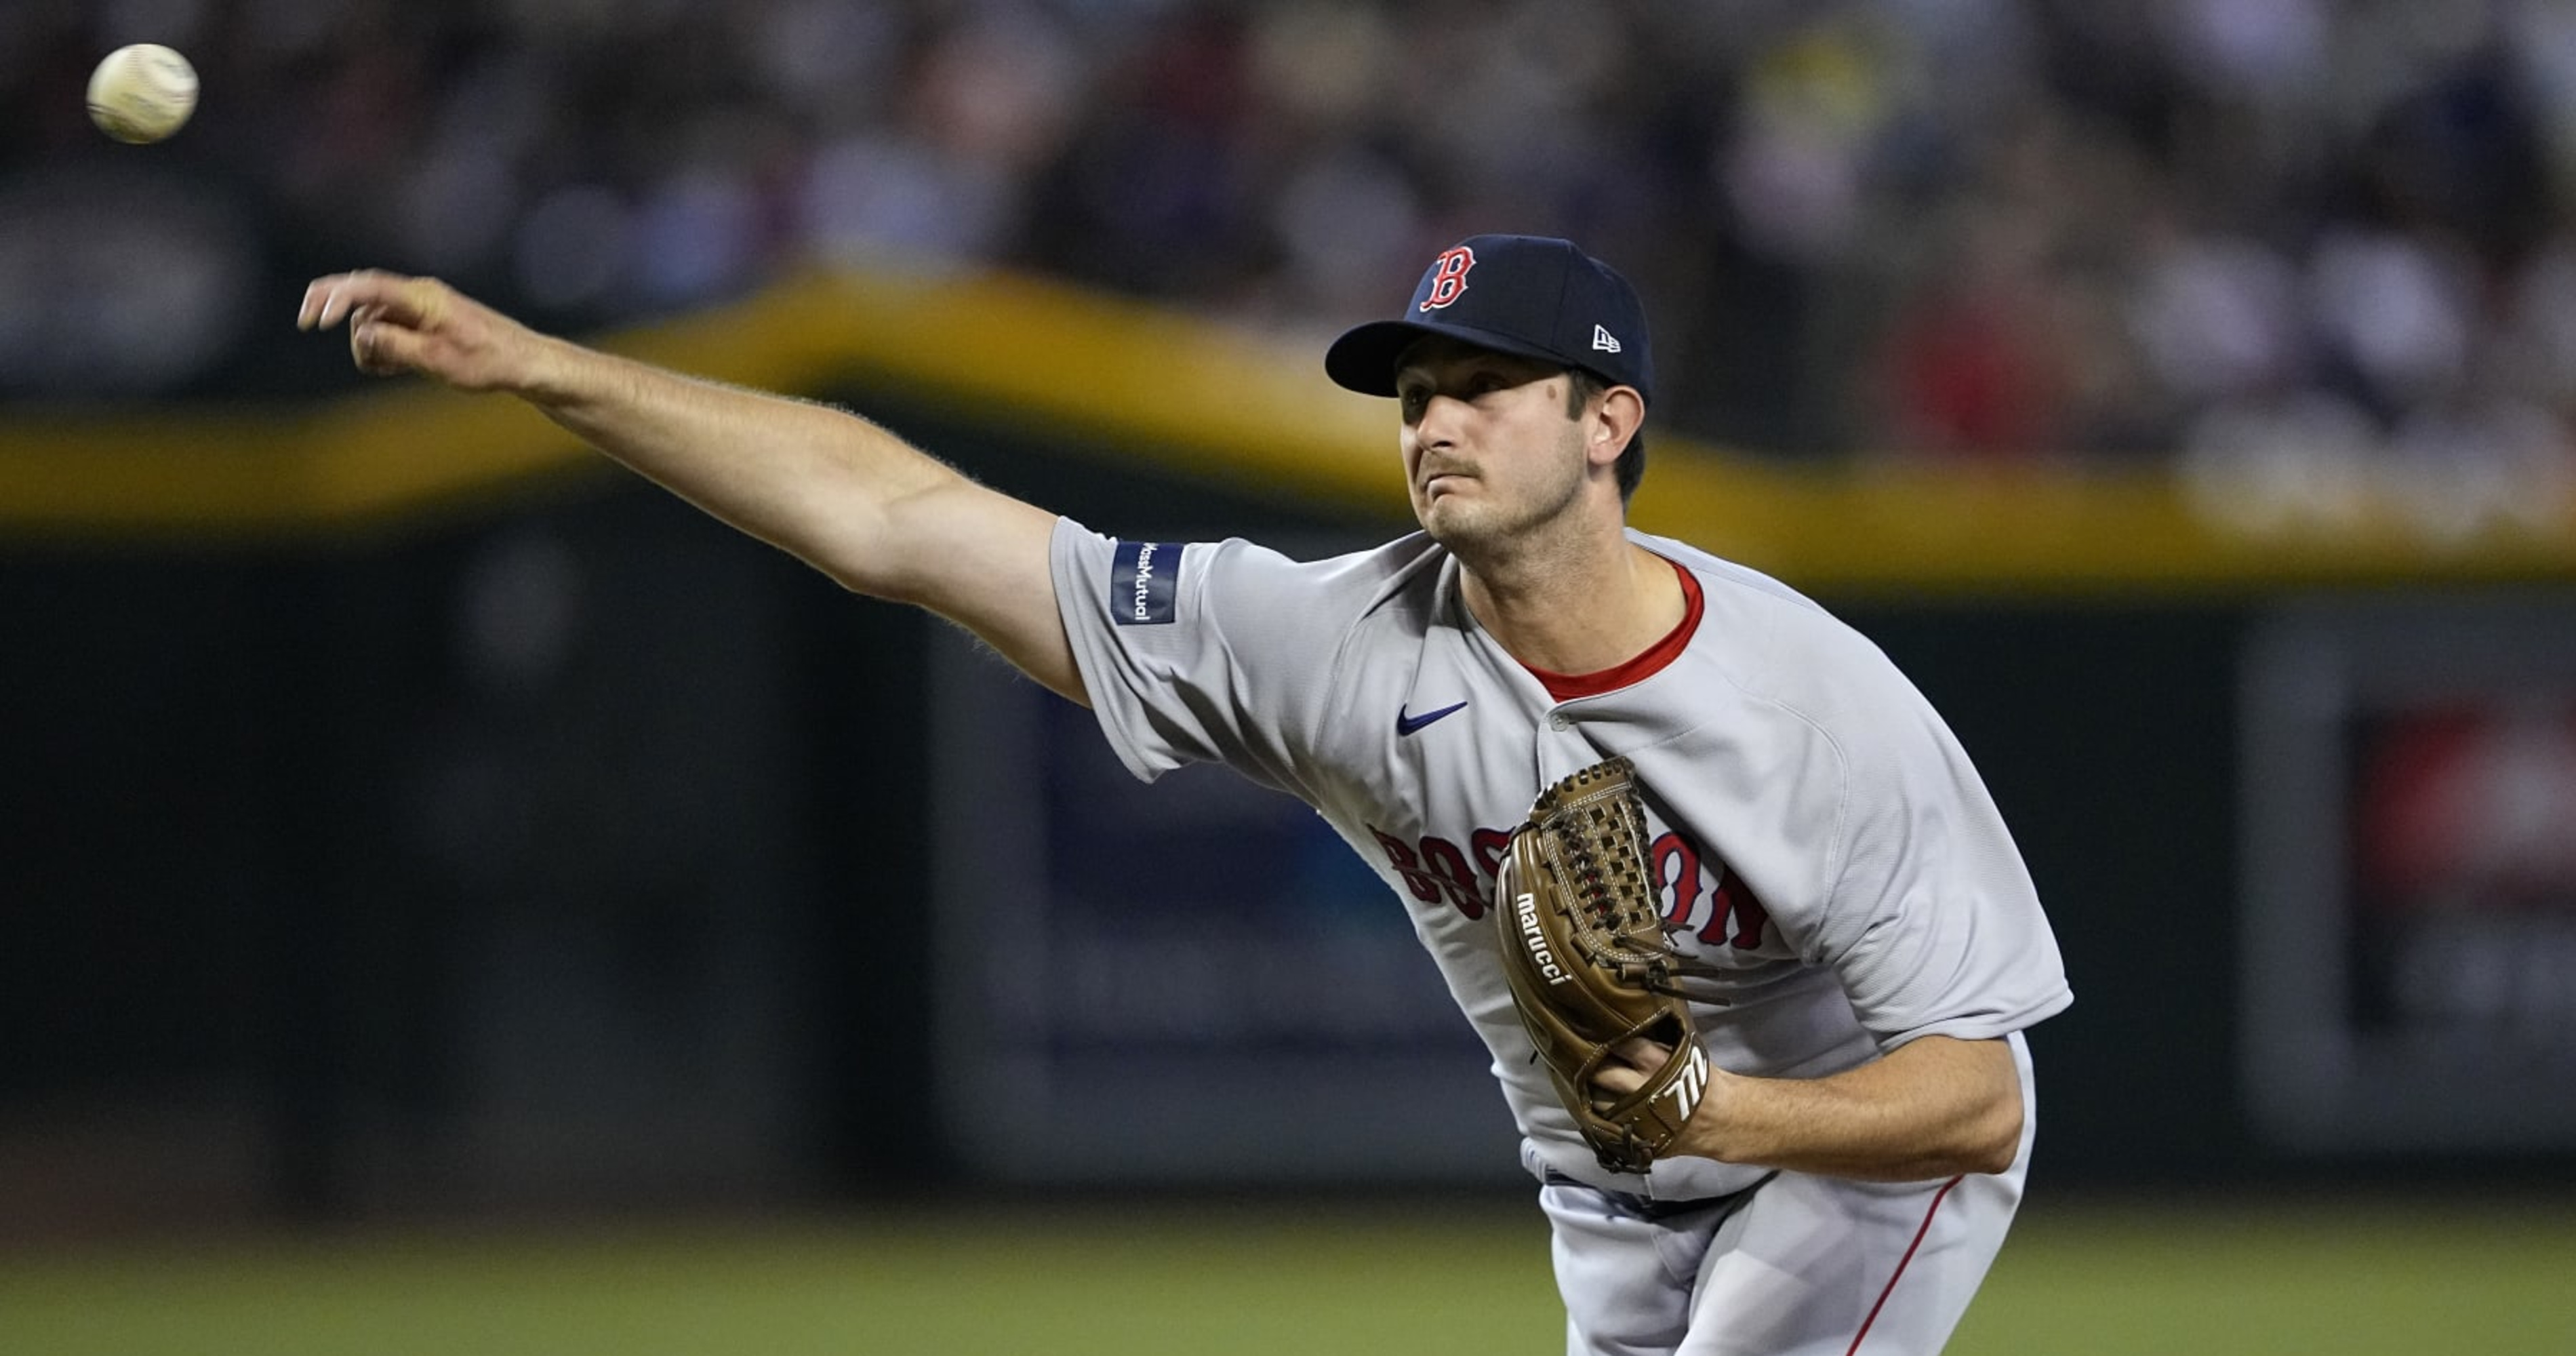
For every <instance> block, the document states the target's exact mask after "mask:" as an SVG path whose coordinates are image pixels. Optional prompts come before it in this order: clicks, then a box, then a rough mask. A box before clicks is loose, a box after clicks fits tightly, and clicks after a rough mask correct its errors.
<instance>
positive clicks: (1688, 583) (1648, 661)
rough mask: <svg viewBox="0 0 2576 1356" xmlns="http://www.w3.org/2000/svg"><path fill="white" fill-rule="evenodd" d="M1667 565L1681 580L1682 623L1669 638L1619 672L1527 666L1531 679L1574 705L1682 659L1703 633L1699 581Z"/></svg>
mask: <svg viewBox="0 0 2576 1356" xmlns="http://www.w3.org/2000/svg"><path fill="white" fill-rule="evenodd" d="M1664 563H1665V564H1668V565H1670V566H1672V567H1673V573H1674V574H1676V575H1679V576H1680V577H1681V581H1682V619H1681V622H1680V623H1679V624H1678V625H1676V626H1674V627H1673V629H1672V630H1671V631H1669V632H1667V633H1666V634H1665V636H1664V638H1663V639H1662V640H1659V641H1656V642H1655V643H1654V644H1652V645H1649V646H1647V647H1646V648H1645V649H1643V650H1641V651H1639V652H1638V653H1637V656H1636V657H1635V658H1633V659H1630V660H1629V661H1628V662H1626V663H1624V664H1620V665H1618V666H1617V667H1615V668H1607V669H1602V670H1601V671H1599V672H1597V673H1550V672H1548V671H1547V670H1545V669H1543V668H1539V667H1538V666H1536V665H1534V664H1523V665H1522V666H1521V667H1522V668H1525V669H1528V670H1529V671H1530V676H1531V677H1534V678H1536V679H1538V681H1539V683H1540V685H1542V686H1544V687H1545V688H1546V689H1547V695H1549V696H1551V697H1554V698H1556V699H1557V700H1558V701H1561V702H1570V701H1573V700H1574V699H1575V698H1577V697H1598V696H1600V695H1601V694H1602V693H1604V692H1616V691H1618V690H1619V689H1621V688H1623V687H1627V686H1629V685H1630V684H1632V683H1642V682H1644V681H1646V680H1647V679H1649V678H1652V677H1654V676H1655V675H1656V674H1658V673H1661V672H1663V671H1664V666H1665V665H1667V664H1670V663H1672V662H1673V660H1675V659H1677V658H1679V657H1680V655H1681V652H1682V651H1683V650H1684V649H1685V648H1687V647H1688V646H1689V645H1690V639H1691V633H1692V632H1695V631H1697V630H1699V616H1700V608H1701V601H1700V592H1699V580H1698V579H1697V578H1695V577H1694V576H1693V575H1692V574H1691V572H1690V571H1688V570H1685V569H1683V568H1682V566H1681V562H1679V561H1676V560H1669V559H1667V560H1666V561H1665V562H1664Z"/></svg>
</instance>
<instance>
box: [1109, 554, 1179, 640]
mask: <svg viewBox="0 0 2576 1356" xmlns="http://www.w3.org/2000/svg"><path fill="white" fill-rule="evenodd" d="M1180 583H1181V546H1180V543H1178V542H1166V541H1122V542H1120V543H1118V554H1117V556H1116V557H1115V558H1113V559H1112V560H1111V561H1110V564H1109V615H1110V617H1111V618H1113V619H1115V620H1116V621H1117V623H1118V624H1119V625H1120V626H1163V625H1167V624H1169V623H1170V622H1171V621H1172V620H1173V619H1174V618H1175V617H1177V616H1178V615H1179V599H1180V595H1181V590H1180Z"/></svg>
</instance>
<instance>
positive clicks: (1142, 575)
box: [1051, 519, 1348, 793]
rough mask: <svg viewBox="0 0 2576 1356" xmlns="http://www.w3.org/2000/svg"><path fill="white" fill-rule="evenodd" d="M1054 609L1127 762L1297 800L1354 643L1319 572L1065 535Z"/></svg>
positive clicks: (1067, 525) (1219, 550)
mask: <svg viewBox="0 0 2576 1356" xmlns="http://www.w3.org/2000/svg"><path fill="white" fill-rule="evenodd" d="M1051 550H1052V555H1051V564H1052V566H1053V570H1054V575H1055V587H1056V606H1057V608H1058V610H1059V611H1060V612H1061V613H1062V614H1063V617H1064V628H1065V635H1066V637H1067V638H1068V639H1069V640H1070V641H1071V642H1072V645H1073V654H1074V659H1075V662H1076V663H1077V664H1078V665H1079V666H1080V668H1081V670H1082V680H1083V686H1084V687H1085V689H1086V690H1087V692H1088V695H1089V697H1090V700H1091V705H1092V710H1093V712H1094V714H1095V715H1096V716H1097V718H1098V719H1099V722H1100V728H1101V730H1102V732H1103V733H1105V734H1106V735H1107V736H1108V738H1109V742H1110V745H1111V747H1112V748H1113V749H1115V750H1116V751H1117V754H1118V757H1119V760H1120V761H1121V762H1123V763H1124V764H1125V765H1126V767H1127V770H1128V771H1130V772H1132V773H1134V774H1135V775H1136V776H1137V777H1139V778H1141V779H1144V780H1147V781H1151V780H1153V779H1155V778H1157V777H1159V776H1161V775H1162V774H1163V773H1165V772H1168V771H1170V770H1171V769H1173V768H1175V767H1178V766H1180V765H1181V764H1182V763H1185V762H1199V761H1205V762H1218V763H1224V764H1227V765H1229V766H1232V767H1234V768H1236V769H1237V770H1239V771H1241V772H1243V773H1245V774H1246V775H1248V776H1250V777H1252V778H1254V779H1255V780H1258V781H1261V782H1263V783H1265V784H1268V785H1270V786H1274V787H1277V788H1279V789H1282V790H1286V791H1290V792H1292V793H1294V792H1297V791H1299V790H1300V789H1301V788H1302V786H1303V781H1304V778H1305V775H1306V773H1307V771H1308V762H1309V760H1308V759H1307V758H1306V756H1305V753H1304V751H1305V750H1307V749H1309V748H1311V746H1312V739H1313V735H1314V732H1315V731H1316V730H1317V729H1319V728H1320V727H1321V725H1322V723H1323V721H1324V719H1325V708H1326V706H1327V703H1328V701H1329V697H1330V691H1331V673H1332V668H1333V665H1334V663H1335V661H1336V657H1337V655H1338V653H1339V650H1340V642H1341V640H1342V638H1343V636H1344V635H1345V633H1346V632H1347V630H1348V619H1347V618H1346V617H1343V616H1341V615H1339V614H1340V613H1341V612H1343V611H1346V610H1347V605H1346V604H1343V603H1342V602H1341V601H1340V593H1339V592H1338V591H1337V590H1335V589H1333V588H1331V587H1329V583H1328V579H1327V578H1326V577H1325V576H1324V575H1323V574H1322V573H1321V572H1319V571H1318V570H1317V568H1316V567H1313V566H1308V565H1302V564H1300V563H1298V562H1296V561H1293V560H1290V559H1289V558H1288V557H1286V556H1283V555H1281V554H1279V553H1278V552H1275V551H1271V550H1268V549H1265V548H1262V547H1258V546H1254V545H1252V544H1251V543H1249V542H1245V541H1241V540H1236V539H1229V540H1226V541H1219V542H1186V543H1174V542H1133V541H1122V540H1120V539H1118V538H1115V537H1106V536H1102V535H1100V534H1098V533H1095V532H1092V531H1090V530H1089V529H1087V528H1084V527H1083V526H1081V525H1080V524H1078V523H1075V522H1073V521H1072V520H1070V519H1060V520H1058V522H1057V523H1056V530H1055V538H1054V541H1053V544H1052V548H1051Z"/></svg>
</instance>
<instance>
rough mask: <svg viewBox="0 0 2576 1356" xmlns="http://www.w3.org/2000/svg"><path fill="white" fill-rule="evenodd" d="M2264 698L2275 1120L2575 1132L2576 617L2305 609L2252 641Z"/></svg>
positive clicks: (2259, 1108)
mask: <svg viewBox="0 0 2576 1356" xmlns="http://www.w3.org/2000/svg"><path fill="white" fill-rule="evenodd" d="M2243 714H2244V724H2243V749H2244V760H2243V769H2242V771H2243V784H2242V785H2243V795H2244V807H2243V808H2244V816H2243V821H2242V822H2243V823H2244V825H2245V840H2244V870H2245V890H2244V902H2245V934H2244V947H2243V950H2242V953H2241V958H2240V972H2239V984H2240V991H2241V994H2242V997H2243V1009H2244V1023H2243V1025H2242V1028H2241V1029H2242V1032H2243V1037H2242V1039H2243V1049H2242V1056H2243V1057H2242V1060H2241V1065H2240V1067H2241V1070H2242V1079H2243V1092H2244V1095H2245V1098H2246V1103H2247V1106H2248V1108H2249V1110H2250V1111H2251V1112H2252V1113H2253V1115H2254V1117H2255V1120H2256V1125H2257V1129H2258V1130H2259V1131H2260V1132H2261V1133H2263V1134H2264V1135H2265V1136H2266V1138H2268V1139H2270V1140H2271V1141H2273V1142H2274V1143H2275V1144H2277V1145H2279V1146H2281V1147H2285V1148H2292V1149H2322V1150H2343V1149H2350V1150H2400V1151H2411V1150H2432V1151H2440V1152H2458V1151H2536V1150H2550V1149H2559V1148H2564V1147H2565V1146H2568V1145H2571V1144H2576V609H2571V608H2569V607H2568V606H2566V605H2565V604H2563V603H2560V604H2554V605H2553V604H2545V603H2539V602H2527V603H2526V602H2516V601H2512V600H2483V601H2477V602H2468V601H2463V600H2458V599H2445V600H2441V601H2439V602H2434V601H2417V602H2402V603H2401V602H2379V603H2367V604H2365V603H2348V604H2341V605H2315V606H2309V607H2302V608H2298V609H2295V610H2292V611H2287V612H2284V613H2282V614H2279V615H2277V616H2275V617H2274V618H2273V619H2271V621H2270V622H2269V623H2268V624H2267V625H2266V626H2264V627H2262V628H2260V630H2259V631H2258V633H2257V634H2256V636H2255V637H2254V638H2253V641H2252V643H2251V645H2250V646H2249V648H2248V650H2247V663H2246V668H2245V671H2244V688H2243Z"/></svg>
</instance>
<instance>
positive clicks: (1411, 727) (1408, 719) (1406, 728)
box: [1395, 702, 1467, 738]
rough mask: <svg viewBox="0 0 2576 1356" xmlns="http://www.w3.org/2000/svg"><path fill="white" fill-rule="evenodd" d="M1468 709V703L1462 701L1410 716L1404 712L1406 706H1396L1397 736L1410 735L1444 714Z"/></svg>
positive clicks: (1450, 714) (1452, 713) (1454, 713)
mask: <svg viewBox="0 0 2576 1356" xmlns="http://www.w3.org/2000/svg"><path fill="white" fill-rule="evenodd" d="M1466 709H1467V704H1466V703H1465V702H1460V703H1458V704H1457V705H1456V706H1444V707H1441V708H1440V709H1439V710H1437V711H1425V712H1423V713H1422V714H1421V715H1418V716H1408V715H1406V714H1404V708H1403V707H1401V706H1399V707H1397V708H1395V733H1396V735H1397V737H1399V738H1401V737H1402V736H1405V735H1409V734H1411V733H1413V732H1414V731H1416V730H1419V729H1421V728H1422V727H1423V726H1425V725H1428V724H1430V723H1431V722H1433V721H1435V720H1438V719H1440V718H1441V717H1442V716H1454V715H1456V714H1458V713H1459V712H1461V711H1464V710H1466Z"/></svg>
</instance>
